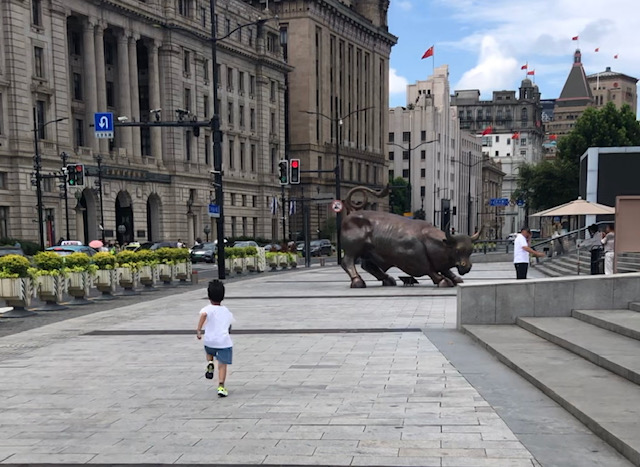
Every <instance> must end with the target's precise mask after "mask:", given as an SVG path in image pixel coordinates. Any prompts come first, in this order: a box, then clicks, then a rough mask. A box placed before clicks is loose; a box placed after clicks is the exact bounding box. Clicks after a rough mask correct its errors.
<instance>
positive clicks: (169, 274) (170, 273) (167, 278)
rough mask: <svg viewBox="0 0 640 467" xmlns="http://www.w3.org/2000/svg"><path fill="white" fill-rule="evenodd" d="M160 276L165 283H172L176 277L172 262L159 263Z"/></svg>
mask: <svg viewBox="0 0 640 467" xmlns="http://www.w3.org/2000/svg"><path fill="white" fill-rule="evenodd" d="M158 276H159V277H160V280H161V281H162V282H163V284H164V285H171V281H172V280H173V277H174V267H173V265H172V264H158Z"/></svg>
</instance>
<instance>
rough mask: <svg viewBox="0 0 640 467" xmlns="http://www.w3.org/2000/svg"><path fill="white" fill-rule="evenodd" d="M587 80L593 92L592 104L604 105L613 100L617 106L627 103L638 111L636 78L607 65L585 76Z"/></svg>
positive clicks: (635, 111)
mask: <svg viewBox="0 0 640 467" xmlns="http://www.w3.org/2000/svg"><path fill="white" fill-rule="evenodd" d="M587 81H588V83H589V86H590V87H591V90H592V93H593V101H594V105H595V106H596V107H597V108H600V107H604V106H605V105H607V103H608V102H613V103H614V104H615V105H616V107H617V108H620V107H622V106H623V105H624V104H627V105H628V106H629V107H631V110H633V113H634V114H635V113H637V111H638V84H637V83H638V78H634V77H633V76H629V75H625V74H624V73H619V72H617V71H612V70H611V67H610V66H608V67H607V68H605V70H604V71H601V72H598V73H594V74H592V75H588V76H587Z"/></svg>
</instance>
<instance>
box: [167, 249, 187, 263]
mask: <svg viewBox="0 0 640 467" xmlns="http://www.w3.org/2000/svg"><path fill="white" fill-rule="evenodd" d="M171 249H172V250H173V252H172V253H173V260H174V261H175V262H176V263H183V262H185V261H189V259H191V255H190V254H189V250H188V249H187V248H171Z"/></svg>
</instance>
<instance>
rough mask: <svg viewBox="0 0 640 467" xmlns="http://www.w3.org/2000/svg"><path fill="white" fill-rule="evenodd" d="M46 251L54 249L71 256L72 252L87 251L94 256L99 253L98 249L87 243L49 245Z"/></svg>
mask: <svg viewBox="0 0 640 467" xmlns="http://www.w3.org/2000/svg"><path fill="white" fill-rule="evenodd" d="M45 251H53V252H54V253H57V254H59V255H60V256H69V255H70V254H71V253H86V254H87V255H89V256H93V255H95V254H96V253H97V251H96V250H94V249H93V248H91V247H89V246H86V245H64V246H63V245H57V246H52V247H49V248H47V249H46V250H45Z"/></svg>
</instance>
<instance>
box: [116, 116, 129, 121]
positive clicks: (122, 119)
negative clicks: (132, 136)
mask: <svg viewBox="0 0 640 467" xmlns="http://www.w3.org/2000/svg"><path fill="white" fill-rule="evenodd" d="M127 120H129V117H125V116H122V117H118V121H119V122H126V121H127Z"/></svg>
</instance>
